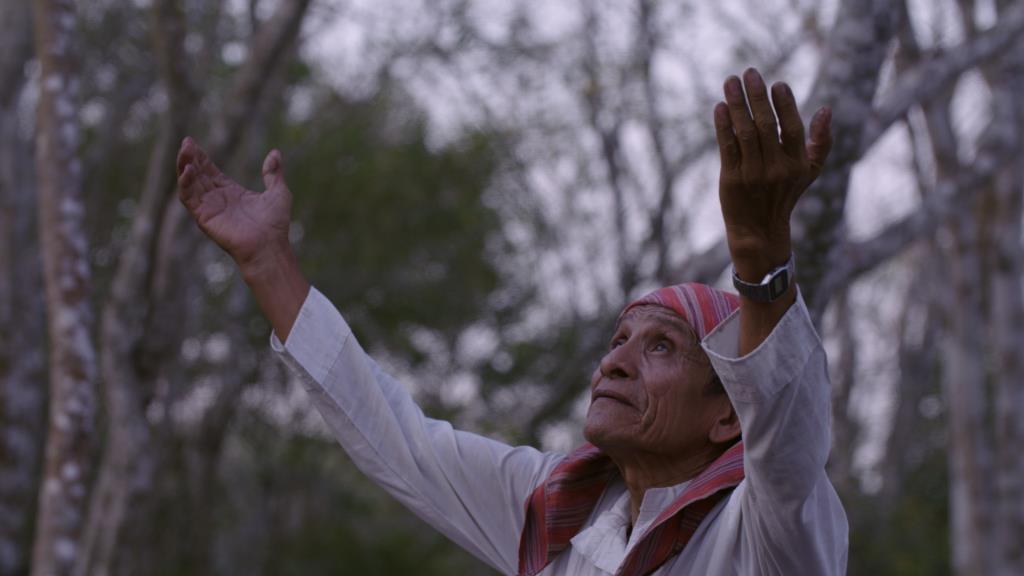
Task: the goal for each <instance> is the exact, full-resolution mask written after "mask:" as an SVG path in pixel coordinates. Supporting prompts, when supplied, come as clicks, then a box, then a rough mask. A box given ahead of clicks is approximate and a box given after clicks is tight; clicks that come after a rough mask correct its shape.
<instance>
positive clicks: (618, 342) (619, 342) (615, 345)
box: [608, 338, 626, 349]
mask: <svg viewBox="0 0 1024 576" xmlns="http://www.w3.org/2000/svg"><path fill="white" fill-rule="evenodd" d="M625 341H626V339H625V338H616V339H615V340H612V341H611V343H610V344H608V348H610V349H611V348H618V347H619V346H622V343H623V342H625Z"/></svg>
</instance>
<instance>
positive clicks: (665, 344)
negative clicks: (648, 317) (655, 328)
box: [651, 340, 672, 352]
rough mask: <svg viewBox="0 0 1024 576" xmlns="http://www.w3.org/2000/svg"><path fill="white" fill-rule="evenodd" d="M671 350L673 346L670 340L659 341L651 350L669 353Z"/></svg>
mask: <svg viewBox="0 0 1024 576" xmlns="http://www.w3.org/2000/svg"><path fill="white" fill-rule="evenodd" d="M671 348H672V346H671V345H670V343H669V341H668V340H658V341H657V342H655V343H654V346H652V347H651V350H652V351H654V352H668V351H669V350H670V349H671Z"/></svg>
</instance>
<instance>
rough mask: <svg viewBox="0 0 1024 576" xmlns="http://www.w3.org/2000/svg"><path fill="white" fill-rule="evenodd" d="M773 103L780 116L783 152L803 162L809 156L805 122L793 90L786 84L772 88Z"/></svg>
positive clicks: (782, 83) (779, 83)
mask: <svg viewBox="0 0 1024 576" xmlns="http://www.w3.org/2000/svg"><path fill="white" fill-rule="evenodd" d="M772 102H773V103H774V104H775V112H776V114H778V116H779V126H780V128H781V129H780V132H781V135H782V151H783V152H784V153H785V154H786V155H787V156H789V157H790V158H792V159H794V160H798V161H802V160H803V159H804V158H805V157H806V154H807V149H806V148H805V142H804V122H803V120H802V119H801V118H800V111H799V110H798V109H797V106H796V98H794V97H793V90H791V89H790V87H789V85H788V84H786V83H785V82H776V83H775V84H774V85H773V86H772Z"/></svg>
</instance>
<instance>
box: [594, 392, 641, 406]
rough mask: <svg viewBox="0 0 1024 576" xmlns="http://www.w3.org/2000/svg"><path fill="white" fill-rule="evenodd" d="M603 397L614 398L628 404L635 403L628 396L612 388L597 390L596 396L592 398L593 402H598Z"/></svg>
mask: <svg viewBox="0 0 1024 576" xmlns="http://www.w3.org/2000/svg"><path fill="white" fill-rule="evenodd" d="M601 398H607V399H608V400H613V401H615V402H618V403H620V404H625V405H627V406H632V405H633V403H632V402H630V401H629V398H626V396H624V395H622V394H619V393H617V392H614V391H611V390H598V391H597V392H595V393H594V397H593V399H592V400H591V402H596V401H598V400H599V399H601Z"/></svg>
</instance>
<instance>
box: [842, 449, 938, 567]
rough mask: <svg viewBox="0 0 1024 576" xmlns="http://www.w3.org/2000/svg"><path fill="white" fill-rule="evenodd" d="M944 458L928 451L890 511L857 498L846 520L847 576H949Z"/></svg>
mask: <svg viewBox="0 0 1024 576" xmlns="http://www.w3.org/2000/svg"><path fill="white" fill-rule="evenodd" d="M946 456H947V454H946V452H944V451H939V450H934V451H932V452H931V453H930V455H929V456H928V458H926V459H925V460H924V461H923V462H922V463H921V465H920V466H918V467H917V468H916V469H914V470H912V471H911V472H910V473H909V474H908V475H907V478H906V479H905V484H904V486H903V489H902V490H901V493H900V495H899V497H898V498H897V499H896V501H895V502H894V503H893V504H892V506H891V507H888V506H885V505H884V503H882V502H879V499H878V498H871V497H868V496H862V497H861V498H860V501H856V502H849V501H848V502H845V504H846V509H847V513H848V514H849V516H850V520H851V527H850V532H851V533H850V562H849V574H851V575H852V576H941V575H943V574H952V568H951V566H950V555H951V551H950V550H951V549H950V542H949V475H948V464H947V462H946Z"/></svg>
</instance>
